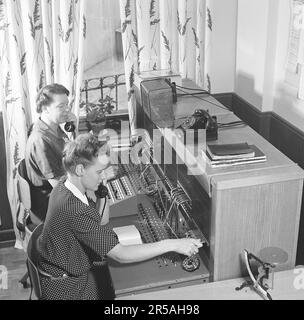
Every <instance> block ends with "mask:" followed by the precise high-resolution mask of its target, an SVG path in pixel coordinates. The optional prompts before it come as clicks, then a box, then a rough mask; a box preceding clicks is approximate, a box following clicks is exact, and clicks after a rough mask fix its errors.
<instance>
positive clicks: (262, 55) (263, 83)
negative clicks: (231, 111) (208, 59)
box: [235, 0, 279, 111]
mask: <svg viewBox="0 0 304 320" xmlns="http://www.w3.org/2000/svg"><path fill="white" fill-rule="evenodd" d="M278 7H279V2H278V1H277V0H255V1H251V0H242V1H239V2H238V18H237V21H238V22H237V54H236V86H235V92H236V93H237V94H238V95H239V96H240V97H242V98H243V99H245V100H247V101H248V102H249V103H251V104H252V105H254V106H255V107H256V108H258V109H259V110H261V111H271V110H272V109H273V104H274V87H275V70H276V69H275V68H276V59H275V56H276V50H277V36H278Z"/></svg>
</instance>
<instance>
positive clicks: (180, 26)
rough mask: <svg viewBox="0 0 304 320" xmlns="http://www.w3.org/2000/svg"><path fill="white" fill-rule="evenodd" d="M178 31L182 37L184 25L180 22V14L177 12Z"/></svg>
mask: <svg viewBox="0 0 304 320" xmlns="http://www.w3.org/2000/svg"><path fill="white" fill-rule="evenodd" d="M177 30H178V33H179V34H180V35H181V32H182V25H181V22H180V18H179V12H178V10H177Z"/></svg>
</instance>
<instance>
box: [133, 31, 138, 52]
mask: <svg viewBox="0 0 304 320" xmlns="http://www.w3.org/2000/svg"><path fill="white" fill-rule="evenodd" d="M132 36H133V42H134V44H135V46H136V48H138V40H137V35H136V34H135V32H134V30H133V29H132Z"/></svg>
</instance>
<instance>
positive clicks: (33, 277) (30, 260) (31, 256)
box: [26, 223, 43, 300]
mask: <svg viewBox="0 0 304 320" xmlns="http://www.w3.org/2000/svg"><path fill="white" fill-rule="evenodd" d="M42 230H43V223H41V224H39V226H37V227H36V228H35V230H34V231H33V232H32V235H31V236H30V239H29V242H28V245H27V261H26V265H27V270H28V274H29V278H30V281H31V294H30V298H29V300H31V299H32V293H33V290H34V293H35V295H36V297H37V299H38V300H40V299H41V295H42V291H41V284H40V275H39V271H38V267H37V263H38V250H37V240H38V238H39V236H40V234H41V232H42Z"/></svg>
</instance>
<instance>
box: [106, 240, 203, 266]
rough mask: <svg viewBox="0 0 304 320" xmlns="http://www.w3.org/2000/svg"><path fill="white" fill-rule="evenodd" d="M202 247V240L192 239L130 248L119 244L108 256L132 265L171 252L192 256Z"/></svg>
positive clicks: (159, 242)
mask: <svg viewBox="0 0 304 320" xmlns="http://www.w3.org/2000/svg"><path fill="white" fill-rule="evenodd" d="M201 246H202V243H201V241H200V240H198V239H192V238H184V239H167V240H162V241H158V242H154V243H145V244H138V245H129V246H126V245H122V244H121V243H118V244H117V245H116V246H115V247H114V248H113V249H111V250H110V251H109V252H108V254H107V256H108V257H110V258H112V259H114V260H115V261H117V262H120V263H132V262H139V261H144V260H148V259H151V258H154V257H156V256H159V255H162V254H164V253H167V252H170V251H175V252H178V253H181V254H184V255H186V256H192V255H194V254H196V253H197V252H198V249H199V248H200V247H201Z"/></svg>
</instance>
